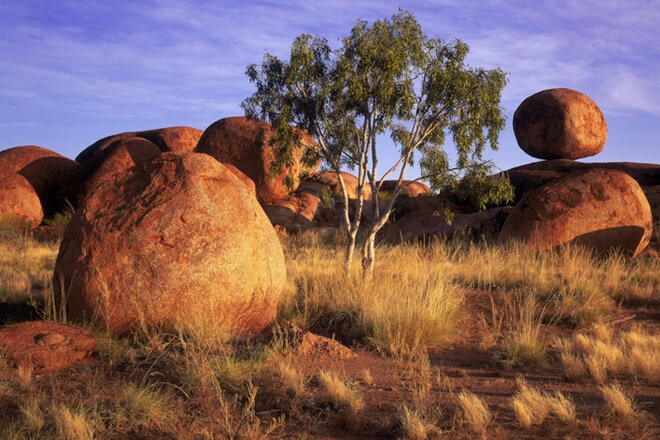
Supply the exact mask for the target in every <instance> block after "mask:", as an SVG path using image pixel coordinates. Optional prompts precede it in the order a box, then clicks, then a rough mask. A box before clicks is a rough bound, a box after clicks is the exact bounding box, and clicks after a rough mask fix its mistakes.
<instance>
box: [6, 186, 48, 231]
mask: <svg viewBox="0 0 660 440" xmlns="http://www.w3.org/2000/svg"><path fill="white" fill-rule="evenodd" d="M43 219H44V211H43V209H42V208H41V201H40V200H39V196H37V193H36V192H35V191H34V188H33V187H32V185H30V182H28V180H27V179H26V178H25V177H23V176H21V175H20V174H8V175H6V176H4V177H3V178H1V179H0V228H5V227H10V228H15V229H18V230H20V229H21V228H22V227H23V226H27V227H29V228H30V229H34V228H36V227H37V226H39V225H40V224H41V222H42V221H43Z"/></svg>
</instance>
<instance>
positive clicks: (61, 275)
mask: <svg viewBox="0 0 660 440" xmlns="http://www.w3.org/2000/svg"><path fill="white" fill-rule="evenodd" d="M285 278H286V276H285V265H284V256H283V252H282V248H281V245H280V242H279V241H278V238H277V236H276V234H275V232H274V230H273V227H272V225H271V224H270V222H269V221H268V218H267V217H266V215H265V214H264V212H263V210H262V209H261V207H260V206H259V204H258V202H257V200H256V198H255V197H254V194H252V193H251V192H250V190H249V188H248V187H247V186H246V185H245V184H244V183H243V182H241V181H240V179H239V178H238V177H236V175H235V174H234V173H232V172H231V171H230V170H229V169H227V167H225V166H224V165H222V164H221V163H219V162H218V161H216V160H215V159H213V158H212V157H210V156H208V155H205V154H197V153H187V154H176V153H163V154H161V155H160V156H158V157H156V158H155V159H153V160H151V161H149V162H145V163H143V164H141V165H139V166H136V167H133V168H130V169H128V170H126V171H125V172H124V173H121V174H117V175H114V176H112V177H111V178H110V179H109V180H107V181H106V182H105V184H104V185H102V186H99V187H97V188H96V189H95V190H94V191H92V193H91V194H90V195H89V197H88V198H87V201H86V203H85V205H84V206H83V207H82V208H81V209H79V210H78V211H77V212H76V213H75V215H74V216H73V218H72V219H71V221H70V222H69V224H68V226H67V228H66V230H65V232H64V238H63V241H62V244H61V247H60V251H59V254H58V256H57V261H56V263H55V273H54V282H53V285H54V286H56V288H57V289H56V295H57V296H60V298H61V295H65V298H66V305H67V316H68V317H70V318H72V319H75V320H86V321H93V322H94V323H96V324H97V325H100V326H102V327H105V328H108V329H109V330H110V331H111V332H113V333H116V334H123V333H126V332H129V331H131V330H133V329H135V328H138V327H142V326H172V327H175V328H178V329H181V330H183V331H187V332H190V333H191V334H193V335H202V334H208V332H209V331H210V330H211V331H214V332H217V333H218V334H223V335H224V334H226V335H228V336H249V335H253V334H256V333H259V332H261V331H262V330H263V329H264V328H265V327H266V326H268V325H269V324H271V323H272V322H273V320H274V319H275V314H276V309H277V304H278V301H279V298H280V294H281V291H282V288H283V285H284V282H285Z"/></svg>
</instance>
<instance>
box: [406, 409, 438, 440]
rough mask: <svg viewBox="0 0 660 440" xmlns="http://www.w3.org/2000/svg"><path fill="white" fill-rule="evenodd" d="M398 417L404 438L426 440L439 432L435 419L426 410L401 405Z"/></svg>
mask: <svg viewBox="0 0 660 440" xmlns="http://www.w3.org/2000/svg"><path fill="white" fill-rule="evenodd" d="M399 418H400V422H401V430H402V431H403V438H405V439H409V440H426V439H429V438H434V436H436V435H439V434H440V430H439V429H438V427H437V426H436V425H435V420H434V419H433V417H431V416H429V414H428V412H426V411H423V410H420V409H418V408H409V407H408V405H403V407H402V408H401V410H400V416H399Z"/></svg>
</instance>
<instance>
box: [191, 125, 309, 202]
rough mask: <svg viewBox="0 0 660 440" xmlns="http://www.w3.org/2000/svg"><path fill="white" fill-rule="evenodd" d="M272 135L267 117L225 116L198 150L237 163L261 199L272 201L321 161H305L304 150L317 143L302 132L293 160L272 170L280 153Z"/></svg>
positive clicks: (210, 129)
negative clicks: (253, 184) (274, 170)
mask: <svg viewBox="0 0 660 440" xmlns="http://www.w3.org/2000/svg"><path fill="white" fill-rule="evenodd" d="M272 136H273V130H272V127H271V126H270V124H268V123H266V122H264V121H255V120H250V119H247V118H245V117H242V116H234V117H230V118H224V119H220V120H218V121H216V122H214V123H213V124H211V125H210V126H209V127H208V128H207V129H206V130H205V131H204V134H203V135H202V137H201V138H200V140H199V143H198V144H197V147H196V148H195V152H198V153H206V154H209V155H211V156H213V157H214V158H215V159H217V160H218V161H219V162H222V163H229V164H232V165H234V166H236V168H238V169H239V170H241V171H242V172H243V173H245V175H247V176H248V177H249V178H251V179H252V180H253V181H254V183H255V185H256V188H257V198H258V199H259V201H260V202H262V203H273V202H276V201H278V200H280V199H282V198H284V197H287V196H288V195H289V194H290V193H291V192H292V191H294V190H295V189H296V188H297V187H298V185H299V183H300V177H301V175H303V174H306V173H310V172H313V171H314V170H316V168H318V165H319V163H318V162H317V163H316V164H314V165H311V166H310V165H307V164H305V163H304V161H303V154H304V150H305V149H314V148H316V144H315V142H314V140H313V139H312V138H311V137H309V136H306V135H303V136H302V145H301V146H300V147H301V148H294V150H293V154H292V157H291V160H290V163H289V164H288V165H286V166H282V167H281V169H279V170H277V172H275V173H272V172H271V166H272V164H273V163H274V161H275V159H276V154H277V146H274V145H270V143H269V142H270V140H271V139H272ZM285 180H288V181H289V183H290V186H287V185H286V184H285Z"/></svg>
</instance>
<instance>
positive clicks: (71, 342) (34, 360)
mask: <svg viewBox="0 0 660 440" xmlns="http://www.w3.org/2000/svg"><path fill="white" fill-rule="evenodd" d="M95 349H96V338H95V337H94V335H93V334H92V333H91V332H90V331H88V330H85V329H83V328H80V327H76V326H73V325H67V324H58V323H55V322H50V321H31V322H22V323H18V324H10V325H7V326H4V327H0V351H1V352H3V353H4V356H5V358H6V359H7V360H8V361H9V364H10V365H12V366H14V367H22V368H28V369H33V370H34V371H52V370H60V369H62V368H67V367H71V366H73V365H75V364H78V363H81V362H84V361H86V360H88V359H89V358H90V357H91V356H92V354H93V353H94V351H95Z"/></svg>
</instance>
